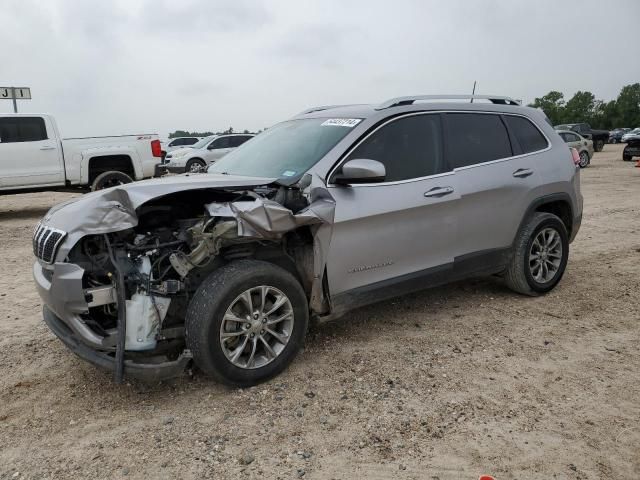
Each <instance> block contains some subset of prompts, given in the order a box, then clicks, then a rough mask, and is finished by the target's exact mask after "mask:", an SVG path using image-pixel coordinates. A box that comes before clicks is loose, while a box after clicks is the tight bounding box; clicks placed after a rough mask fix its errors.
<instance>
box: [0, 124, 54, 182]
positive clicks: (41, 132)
mask: <svg viewBox="0 0 640 480" xmlns="http://www.w3.org/2000/svg"><path fill="white" fill-rule="evenodd" d="M0 172H1V174H0V186H8V187H20V186H24V187H29V186H38V185H56V184H62V183H64V168H63V163H62V154H61V151H60V147H59V145H58V142H57V140H56V135H55V133H54V130H53V126H52V125H51V124H50V123H49V121H48V120H45V118H43V117H27V116H19V117H18V116H16V117H2V118H0Z"/></svg>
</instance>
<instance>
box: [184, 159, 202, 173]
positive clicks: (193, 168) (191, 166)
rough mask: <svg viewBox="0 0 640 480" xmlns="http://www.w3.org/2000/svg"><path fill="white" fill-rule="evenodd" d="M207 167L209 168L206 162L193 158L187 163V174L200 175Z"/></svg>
mask: <svg viewBox="0 0 640 480" xmlns="http://www.w3.org/2000/svg"><path fill="white" fill-rule="evenodd" d="M206 166H207V165H206V163H204V161H202V160H200V159H199V158H192V159H191V160H189V161H188V162H187V166H186V168H185V172H189V173H200V172H202V171H204V168H205V167H206Z"/></svg>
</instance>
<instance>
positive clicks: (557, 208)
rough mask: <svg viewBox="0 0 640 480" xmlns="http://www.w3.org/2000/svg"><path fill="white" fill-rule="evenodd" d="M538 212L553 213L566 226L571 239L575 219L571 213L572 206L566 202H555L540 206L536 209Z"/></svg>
mask: <svg viewBox="0 0 640 480" xmlns="http://www.w3.org/2000/svg"><path fill="white" fill-rule="evenodd" d="M535 211H536V212H546V213H552V214H554V215H555V216H556V217H558V218H560V220H562V223H564V226H565V227H566V228H567V233H568V234H569V238H571V229H572V228H573V217H572V212H571V205H569V203H568V202H566V201H564V200H555V201H553V202H548V203H543V204H542V205H538V206H537V207H536V209H535Z"/></svg>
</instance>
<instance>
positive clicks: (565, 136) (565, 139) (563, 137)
mask: <svg viewBox="0 0 640 480" xmlns="http://www.w3.org/2000/svg"><path fill="white" fill-rule="evenodd" d="M558 135H560V138H562V140H564V142H565V143H568V142H569V139H568V138H567V134H566V133H559V134H558Z"/></svg>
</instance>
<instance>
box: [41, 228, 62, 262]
mask: <svg viewBox="0 0 640 480" xmlns="http://www.w3.org/2000/svg"><path fill="white" fill-rule="evenodd" d="M65 235H66V233H65V232H63V231H62V230H58V229H56V228H51V227H47V226H45V225H42V224H41V223H38V225H36V229H35V230H34V232H33V254H34V255H35V256H36V257H37V258H39V259H40V260H42V261H43V262H46V263H53V260H54V259H55V256H56V250H58V246H59V245H60V243H61V242H62V239H63V238H64V236H65Z"/></svg>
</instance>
